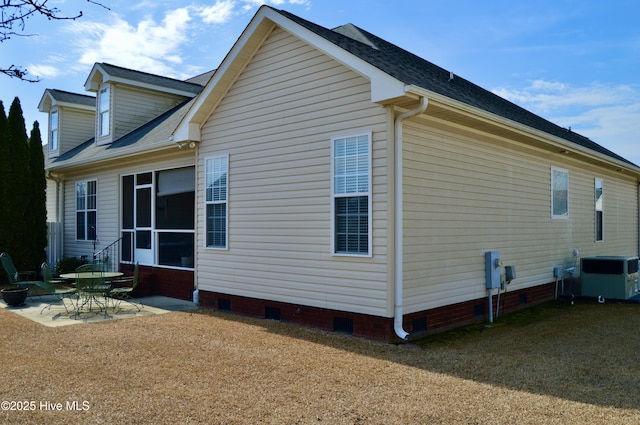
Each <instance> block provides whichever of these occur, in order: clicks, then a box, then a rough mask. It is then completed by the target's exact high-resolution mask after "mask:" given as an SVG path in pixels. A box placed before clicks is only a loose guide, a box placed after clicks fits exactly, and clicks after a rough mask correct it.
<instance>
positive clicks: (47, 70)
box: [27, 65, 62, 79]
mask: <svg viewBox="0 0 640 425" xmlns="http://www.w3.org/2000/svg"><path fill="white" fill-rule="evenodd" d="M27 71H29V75H31V76H35V77H38V78H44V79H47V78H49V79H51V78H56V77H58V76H59V75H61V74H62V70H60V68H56V67H55V66H51V65H29V66H27Z"/></svg>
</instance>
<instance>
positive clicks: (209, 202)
mask: <svg viewBox="0 0 640 425" xmlns="http://www.w3.org/2000/svg"><path fill="white" fill-rule="evenodd" d="M214 161H222V164H224V167H225V171H226V174H227V178H226V179H225V185H224V187H219V188H220V189H224V199H222V197H221V198H220V199H214V198H213V197H210V196H209V194H210V192H209V191H208V190H207V186H208V181H209V175H210V174H211V175H214V171H213V170H212V171H209V164H212V163H213V162H214ZM204 204H205V205H204V223H203V226H204V247H205V248H206V249H215V250H223V251H226V250H228V249H229V154H223V155H216V156H211V157H208V158H205V160H204ZM222 204H224V205H225V229H224V230H225V235H224V246H221V245H209V244H208V227H207V226H208V222H209V220H208V214H207V208H208V206H209V205H222Z"/></svg>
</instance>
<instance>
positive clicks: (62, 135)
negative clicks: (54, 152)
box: [58, 107, 95, 153]
mask: <svg viewBox="0 0 640 425" xmlns="http://www.w3.org/2000/svg"><path fill="white" fill-rule="evenodd" d="M58 110H59V115H58V141H59V147H60V151H59V152H61V153H64V152H67V151H70V150H71V149H73V148H75V147H76V146H78V145H80V144H82V143H84V142H86V141H87V140H89V139H91V138H92V137H93V136H94V135H95V127H94V125H95V119H94V118H95V112H93V111H83V110H80V109H72V108H67V107H61V108H58Z"/></svg>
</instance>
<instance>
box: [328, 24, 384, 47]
mask: <svg viewBox="0 0 640 425" xmlns="http://www.w3.org/2000/svg"><path fill="white" fill-rule="evenodd" d="M332 31H334V32H337V33H338V34H342V35H344V36H346V37H349V38H351V39H353V40H356V41H359V42H360V43H363V44H366V45H367V46H369V47H371V48H372V49H376V50H379V49H378V46H377V45H376V43H375V42H374V41H373V40H372V38H371V37H369V33H367V32H366V31H363V30H362V29H360V28H358V27H357V26H355V25H353V24H345V25H341V26H339V27H336V28H334V29H332Z"/></svg>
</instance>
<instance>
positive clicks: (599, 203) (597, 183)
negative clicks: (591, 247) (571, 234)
mask: <svg viewBox="0 0 640 425" xmlns="http://www.w3.org/2000/svg"><path fill="white" fill-rule="evenodd" d="M598 189H600V196H599V197H598ZM593 194H594V196H593V198H594V200H593V208H594V225H595V229H594V231H595V233H594V235H593V236H594V240H595V241H596V242H603V241H604V180H603V179H601V178H599V177H596V178H595V179H594V188H593ZM598 213H601V214H600V215H601V218H600V220H598Z"/></svg>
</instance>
